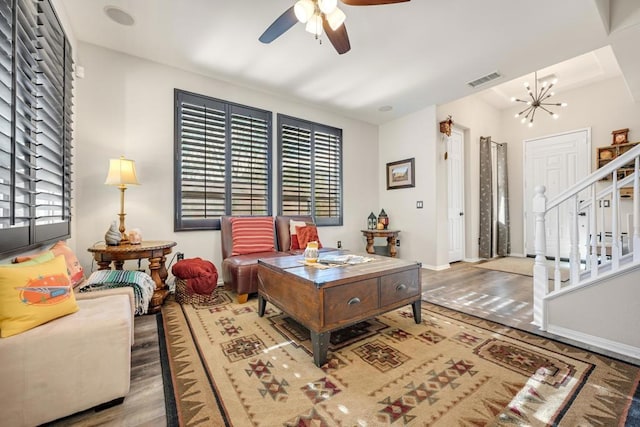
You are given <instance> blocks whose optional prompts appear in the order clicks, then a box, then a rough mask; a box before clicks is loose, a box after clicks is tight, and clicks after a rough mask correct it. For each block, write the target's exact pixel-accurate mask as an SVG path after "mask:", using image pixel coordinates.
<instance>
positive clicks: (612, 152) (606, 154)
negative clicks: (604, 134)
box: [596, 142, 640, 180]
mask: <svg viewBox="0 0 640 427" xmlns="http://www.w3.org/2000/svg"><path fill="white" fill-rule="evenodd" d="M638 144H640V142H627V143H625V144H615V145H609V146H605V147H598V148H597V154H596V158H597V161H598V169H600V168H601V167H604V166H605V165H606V164H607V163H609V162H611V161H612V160H614V159H616V158H618V157H620V156H621V155H623V154H624V153H626V152H627V151H629V150H631V149H632V148H633V147H635V146H636V145H638ZM633 167H634V165H633V163H630V164H628V165H625V167H622V168H620V169H618V179H623V178H624V177H626V176H627V175H630V174H632V173H633ZM603 179H604V180H610V179H611V175H608V176H607V177H606V178H603Z"/></svg>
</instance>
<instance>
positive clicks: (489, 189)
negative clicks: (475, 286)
mask: <svg viewBox="0 0 640 427" xmlns="http://www.w3.org/2000/svg"><path fill="white" fill-rule="evenodd" d="M492 174H493V171H492V161H491V137H490V136H488V137H484V136H481V137H480V236H479V239H478V242H479V245H480V247H479V249H478V256H479V257H480V258H492V257H493V241H492V237H493V220H492V218H493V185H491V184H492V180H493V177H492Z"/></svg>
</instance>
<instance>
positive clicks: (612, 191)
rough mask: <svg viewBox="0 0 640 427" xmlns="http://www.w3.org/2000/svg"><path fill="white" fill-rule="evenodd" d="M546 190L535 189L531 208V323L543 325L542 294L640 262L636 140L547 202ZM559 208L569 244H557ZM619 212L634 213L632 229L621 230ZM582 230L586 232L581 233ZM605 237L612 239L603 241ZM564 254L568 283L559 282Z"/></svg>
mask: <svg viewBox="0 0 640 427" xmlns="http://www.w3.org/2000/svg"><path fill="white" fill-rule="evenodd" d="M630 167H633V173H631V174H629V175H628V176H626V177H623V176H619V174H620V171H619V170H620V169H621V168H624V169H625V170H629V168H630ZM609 178H610V179H611V184H610V185H607V186H606V188H602V189H600V190H598V187H603V186H604V185H606V184H605V183H603V182H602V180H604V179H609ZM619 178H620V179H619ZM630 186H632V188H633V193H632V198H633V203H629V201H628V200H625V199H623V198H621V196H620V189H621V188H625V189H626V188H628V187H630ZM545 191H546V189H545V187H544V186H538V187H536V188H535V190H534V192H535V196H534V197H533V207H532V211H533V215H534V220H535V224H534V233H535V234H534V236H535V242H534V244H535V254H536V258H535V263H534V267H533V323H535V324H536V325H538V326H539V327H540V328H541V329H542V330H546V329H547V321H546V316H545V313H544V299H545V298H546V297H547V296H548V295H549V294H551V293H554V292H558V291H560V290H561V289H564V288H567V287H570V286H577V285H579V284H580V283H581V282H584V281H585V280H592V279H595V278H597V277H600V276H601V275H604V274H611V273H614V272H616V271H618V270H619V269H620V268H621V267H623V266H624V265H626V264H629V263H634V264H635V263H640V144H639V145H637V146H636V147H634V148H633V149H631V150H629V151H628V152H626V153H625V154H623V155H622V156H619V157H618V158H616V159H615V160H613V161H611V162H610V163H608V164H607V165H606V166H604V167H602V168H600V169H598V170H597V171H595V172H594V173H592V174H591V175H589V176H588V177H586V178H585V179H583V180H581V181H579V182H577V183H576V184H574V185H572V186H571V187H570V188H568V189H567V190H565V191H563V192H562V193H560V194H558V195H557V196H555V197H554V198H553V199H551V200H550V201H547V198H546V196H545ZM625 194H626V193H625ZM627 197H628V196H627ZM629 205H631V206H629ZM561 207H562V208H563V210H566V211H567V212H568V217H569V224H570V227H569V235H570V237H569V245H568V247H562V245H561V228H560V219H561V215H562V213H561ZM623 212H626V213H627V214H631V215H632V216H633V230H627V231H626V232H623V231H622V230H621V229H620V224H621V223H622V222H623V221H621V220H620V216H621V214H622V213H623ZM550 215H551V218H555V223H556V227H555V233H553V234H555V241H554V242H550V243H551V244H552V246H551V247H553V248H554V249H555V254H554V257H553V258H554V263H553V267H552V268H553V286H552V287H550V283H549V264H548V262H547V258H548V256H547V237H548V236H552V234H551V231H550V230H548V229H547V225H546V224H547V218H549V216H550ZM580 218H584V220H581V219H580ZM581 229H583V230H584V231H582V232H581ZM607 238H609V239H610V240H609V241H607ZM625 240H626V247H625ZM565 246H566V245H565ZM581 250H582V251H581ZM562 259H565V260H568V262H569V279H568V281H567V282H563V281H562V274H561V261H562Z"/></svg>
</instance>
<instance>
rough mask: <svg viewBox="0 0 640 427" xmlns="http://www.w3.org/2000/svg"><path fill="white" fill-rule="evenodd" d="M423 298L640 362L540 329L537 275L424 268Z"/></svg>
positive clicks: (461, 265) (460, 266) (456, 266)
mask: <svg viewBox="0 0 640 427" xmlns="http://www.w3.org/2000/svg"><path fill="white" fill-rule="evenodd" d="M422 291H423V294H422V295H423V299H424V300H426V301H429V302H432V303H434V304H438V305H442V306H444V307H448V308H451V309H453V310H458V311H461V312H463V313H467V314H472V315H474V316H478V317H481V318H483V319H487V320H492V321H494V322H497V323H501V324H503V325H506V326H510V327H513V328H518V329H522V330H524V331H528V332H531V333H534V334H537V335H541V336H545V337H548V338H551V339H554V340H557V341H561V342H564V343H567V344H570V345H573V346H575V347H579V348H583V349H585V350H588V351H592V352H596V353H600V354H603V355H605V356H609V357H613V358H616V359H619V360H623V361H625V362H629V363H633V364H635V365H640V360H639V359H635V358H633V357H629V356H625V355H621V354H618V353H614V352H612V351H609V350H607V349H603V348H598V347H593V346H590V345H586V344H584V343H581V342H578V341H574V340H570V339H567V338H564V337H560V336H557V335H554V334H550V333H547V332H543V331H540V330H539V329H538V328H537V327H536V326H534V325H532V324H531V322H532V321H533V277H529V276H523V275H520V274H513V273H505V272H501V271H493V270H485V269H483V268H476V267H474V266H473V264H470V263H466V262H458V263H453V264H452V265H451V268H449V269H447V270H442V271H433V270H426V269H423V270H422Z"/></svg>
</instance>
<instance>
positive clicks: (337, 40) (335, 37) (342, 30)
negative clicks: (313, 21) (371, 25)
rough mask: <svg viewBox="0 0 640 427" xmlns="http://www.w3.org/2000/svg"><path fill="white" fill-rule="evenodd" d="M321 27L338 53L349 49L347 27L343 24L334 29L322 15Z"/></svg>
mask: <svg viewBox="0 0 640 427" xmlns="http://www.w3.org/2000/svg"><path fill="white" fill-rule="evenodd" d="M322 28H323V29H324V32H325V33H327V38H328V39H329V41H330V42H331V44H332V45H333V47H334V48H335V49H336V51H337V52H338V53H339V54H340V55H342V54H343V53H347V52H349V51H350V50H351V43H349V35H348V34H347V27H345V26H344V24H342V25H340V26H339V27H338V29H337V30H335V31H334V30H332V29H331V26H330V25H329V23H328V22H327V18H325V17H324V15H322Z"/></svg>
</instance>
